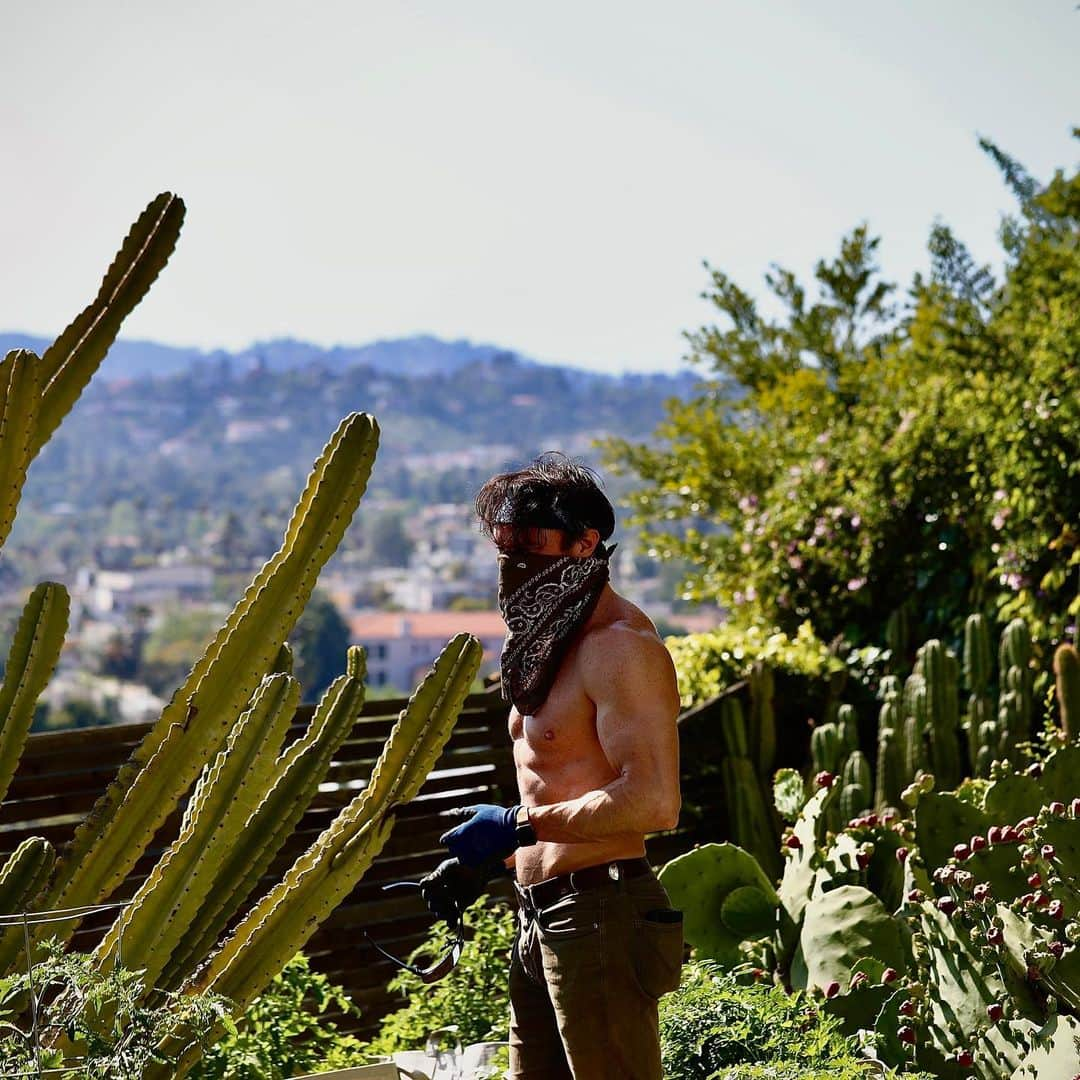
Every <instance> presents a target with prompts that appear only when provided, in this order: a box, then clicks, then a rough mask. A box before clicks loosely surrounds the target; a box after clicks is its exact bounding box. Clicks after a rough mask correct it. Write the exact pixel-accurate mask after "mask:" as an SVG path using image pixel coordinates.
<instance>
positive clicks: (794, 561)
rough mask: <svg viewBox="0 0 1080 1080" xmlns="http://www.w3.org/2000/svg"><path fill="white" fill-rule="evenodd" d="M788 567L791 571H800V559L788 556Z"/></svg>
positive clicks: (795, 556)
mask: <svg viewBox="0 0 1080 1080" xmlns="http://www.w3.org/2000/svg"><path fill="white" fill-rule="evenodd" d="M788 566H790V567H791V569H792V570H801V569H802V568H803V561H802V558H801V557H800V556H798V555H791V556H789V557H788Z"/></svg>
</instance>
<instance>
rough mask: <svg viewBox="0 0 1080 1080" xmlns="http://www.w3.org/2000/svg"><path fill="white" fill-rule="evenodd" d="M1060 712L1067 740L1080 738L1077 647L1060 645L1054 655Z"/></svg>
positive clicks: (1079, 687)
mask: <svg viewBox="0 0 1080 1080" xmlns="http://www.w3.org/2000/svg"><path fill="white" fill-rule="evenodd" d="M1054 678H1055V681H1056V683H1057V699H1058V712H1059V715H1060V717H1061V730H1062V733H1063V734H1064V736H1065V738H1066V739H1068V740H1072V739H1075V738H1077V736H1080V652H1078V651H1077V649H1076V646H1075V645H1068V644H1065V645H1059V646H1058V647H1057V650H1056V651H1055V653H1054Z"/></svg>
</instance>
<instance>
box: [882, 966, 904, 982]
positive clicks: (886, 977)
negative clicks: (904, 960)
mask: <svg viewBox="0 0 1080 1080" xmlns="http://www.w3.org/2000/svg"><path fill="white" fill-rule="evenodd" d="M899 978H900V973H899V972H898V971H897V970H896V968H886V969H885V970H884V971H883V972H882V973H881V981H882V982H883V983H891V982H895V981H896V980H897V979H899Z"/></svg>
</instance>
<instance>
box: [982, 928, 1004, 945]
mask: <svg viewBox="0 0 1080 1080" xmlns="http://www.w3.org/2000/svg"><path fill="white" fill-rule="evenodd" d="M986 940H987V941H989V942H990V944H991V945H1000V944H1002V942H1004V940H1005V932H1004V931H1003V930H1002V929H1001V927H1000V926H991V927H990V929H989V930H987V931H986Z"/></svg>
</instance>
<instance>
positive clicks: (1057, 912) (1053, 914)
mask: <svg viewBox="0 0 1080 1080" xmlns="http://www.w3.org/2000/svg"><path fill="white" fill-rule="evenodd" d="M1046 914H1047V915H1049V916H1050V918H1051V919H1064V918H1065V905H1064V904H1063V903H1062V902H1061V901H1060V900H1055V901H1054V902H1053V903H1052V904H1051V905H1050V906H1049V907H1048V908H1047V909H1046Z"/></svg>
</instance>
